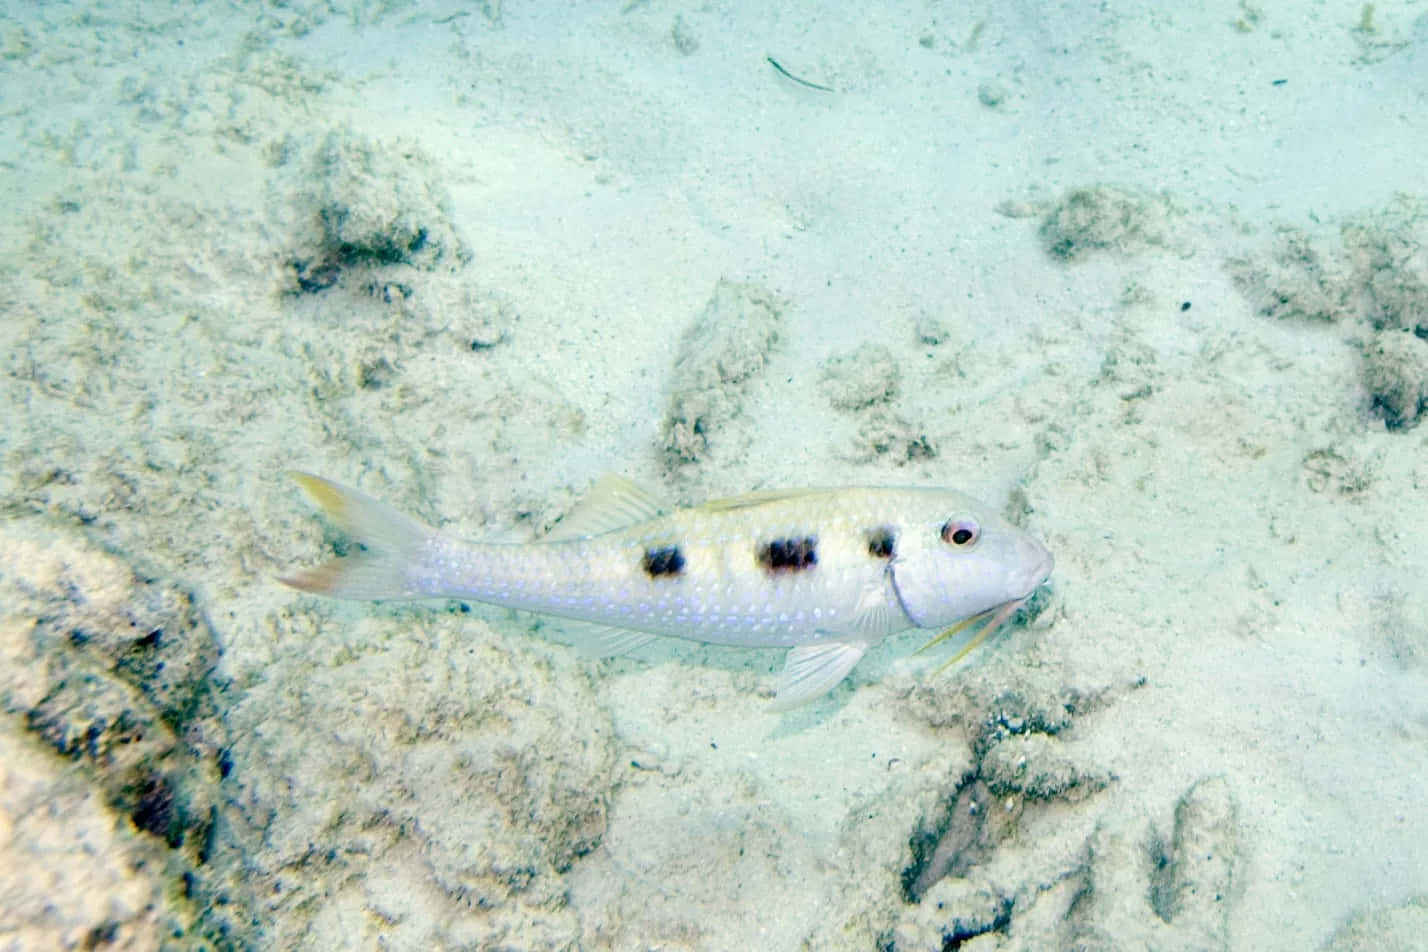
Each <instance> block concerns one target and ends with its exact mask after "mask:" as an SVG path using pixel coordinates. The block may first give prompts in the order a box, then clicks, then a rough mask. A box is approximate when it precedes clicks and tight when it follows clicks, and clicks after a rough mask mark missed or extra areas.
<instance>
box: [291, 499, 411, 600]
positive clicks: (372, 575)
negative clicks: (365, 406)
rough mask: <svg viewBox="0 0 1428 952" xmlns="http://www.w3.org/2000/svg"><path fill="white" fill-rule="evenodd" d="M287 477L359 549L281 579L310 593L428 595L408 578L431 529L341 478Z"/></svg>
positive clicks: (336, 595) (379, 597) (378, 597)
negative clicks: (345, 482) (336, 480)
mask: <svg viewBox="0 0 1428 952" xmlns="http://www.w3.org/2000/svg"><path fill="white" fill-rule="evenodd" d="M292 477H293V479H294V480H296V482H297V484H298V485H299V486H301V487H302V488H303V490H304V491H305V492H306V493H307V494H308V496H309V498H311V499H312V501H313V502H315V503H316V504H317V505H318V508H320V509H321V510H322V511H323V513H324V514H326V515H327V517H328V518H329V519H331V520H332V521H333V522H334V523H336V524H337V526H338V528H340V529H341V530H342V531H343V532H345V533H346V534H347V535H348V536H350V537H351V538H352V540H353V541H354V542H356V543H357V544H358V549H357V551H355V552H354V553H353V554H352V555H350V556H348V557H347V558H341V559H333V560H332V561H330V562H325V563H323V564H322V565H318V566H314V567H313V568H308V569H301V570H299V571H297V572H294V573H293V574H291V575H288V576H285V577H283V578H281V579H279V581H280V582H282V583H283V584H284V585H287V586H290V587H292V588H296V589H298V590H300V591H304V592H311V593H312V594H314V595H326V596H329V597H331V598H347V599H353V600H357V601H382V600H386V599H404V598H425V597H429V595H430V593H428V592H424V591H422V590H421V588H420V586H418V585H416V584H415V583H414V582H413V580H412V577H411V576H412V572H411V569H412V566H413V565H415V564H417V563H418V562H419V560H420V557H421V554H422V551H423V550H424V549H425V547H426V546H427V544H428V542H429V541H430V540H432V539H433V538H435V537H436V530H434V529H432V528H430V527H428V526H426V525H423V524H422V523H420V522H418V521H417V520H415V519H413V518H411V517H410V516H408V515H405V514H404V513H401V512H398V511H397V510H396V509H393V508H392V507H391V506H389V505H387V504H386V503H384V502H380V501H378V500H376V499H373V498H372V497H371V496H368V495H366V494H365V493H360V492H358V491H357V490H355V489H352V488H351V487H349V486H344V485H342V484H341V483H336V482H333V481H332V480H330V479H323V478H322V477H321V476H313V475H312V474H310V473H298V472H295V473H293V474H292Z"/></svg>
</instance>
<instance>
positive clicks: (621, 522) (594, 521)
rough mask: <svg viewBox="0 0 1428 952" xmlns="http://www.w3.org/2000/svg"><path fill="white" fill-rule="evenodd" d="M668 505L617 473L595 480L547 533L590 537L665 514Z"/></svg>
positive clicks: (553, 537) (560, 538) (557, 538)
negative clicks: (587, 490) (588, 489)
mask: <svg viewBox="0 0 1428 952" xmlns="http://www.w3.org/2000/svg"><path fill="white" fill-rule="evenodd" d="M667 511H668V510H667V507H665V505H664V504H663V503H661V502H660V501H659V500H658V499H656V498H655V496H654V494H653V493H650V492H648V491H646V490H645V489H643V488H642V487H640V486H638V485H636V484H635V483H634V482H632V481H630V480H628V479H626V478H625V477H623V476H619V475H616V474H615V473H606V474H605V475H604V476H601V477H600V478H599V479H598V480H596V482H595V485H593V486H591V487H590V491H589V492H587V493H586V494H585V495H584V496H581V497H580V499H579V500H578V501H577V502H576V503H575V505H574V506H572V507H571V508H570V511H569V512H567V513H566V514H565V515H564V517H562V518H561V520H560V521H559V522H558V523H556V524H555V527H554V528H552V529H551V530H550V532H549V533H548V534H547V535H546V541H548V542H564V541H567V540H570V539H588V538H590V537H591V536H597V535H601V534H603V533H606V532H613V531H614V530H616V529H623V528H625V527H626V526H632V525H634V524H635V523H637V522H644V521H646V520H647V519H653V518H655V517H656V516H661V515H664V513H665V512H667Z"/></svg>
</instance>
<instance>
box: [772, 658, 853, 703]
mask: <svg viewBox="0 0 1428 952" xmlns="http://www.w3.org/2000/svg"><path fill="white" fill-rule="evenodd" d="M867 650H868V643H867V642H865V641H822V642H818V643H816V644H811V645H799V646H798V647H797V648H794V649H792V650H791V651H789V653H788V658H787V660H785V661H784V664H783V675H782V676H781V677H780V678H779V682H778V695H777V696H776V697H775V698H774V703H773V706H774V710H777V711H787V710H789V709H790V708H795V707H798V706H799V705H800V704H806V703H808V702H809V701H811V700H813V699H814V698H816V697H820V696H822V695H824V694H827V693H828V692H829V691H831V690H832V689H833V687H834V686H835V685H836V684H837V683H838V682H839V681H842V680H843V679H844V678H845V677H847V676H848V672H849V671H852V670H853V666H854V665H856V664H857V663H858V661H859V660H861V659H862V657H863V654H864V652H866V651H867Z"/></svg>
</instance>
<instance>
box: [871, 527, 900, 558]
mask: <svg viewBox="0 0 1428 952" xmlns="http://www.w3.org/2000/svg"><path fill="white" fill-rule="evenodd" d="M867 539H868V554H869V555H871V556H872V557H873V558H875V559H891V558H892V557H893V556H894V555H896V554H897V532H895V531H894V530H893V527H892V526H878V527H877V528H876V529H869V530H868V531H867Z"/></svg>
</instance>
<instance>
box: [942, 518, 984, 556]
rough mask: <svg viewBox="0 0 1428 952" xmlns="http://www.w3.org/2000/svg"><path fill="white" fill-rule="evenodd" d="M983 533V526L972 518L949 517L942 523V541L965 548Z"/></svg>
mask: <svg viewBox="0 0 1428 952" xmlns="http://www.w3.org/2000/svg"><path fill="white" fill-rule="evenodd" d="M981 535H982V530H981V528H980V527H979V526H978V525H977V524H976V523H975V522H973V521H972V520H971V519H948V520H947V521H946V522H944V523H943V524H942V541H943V542H946V543H947V544H948V545H955V546H957V547H958V548H959V549H965V548H966V547H967V546H969V545H974V544H975V543H976V541H977V539H979V538H980V537H981Z"/></svg>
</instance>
